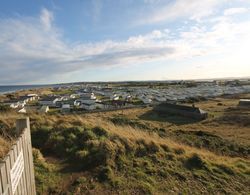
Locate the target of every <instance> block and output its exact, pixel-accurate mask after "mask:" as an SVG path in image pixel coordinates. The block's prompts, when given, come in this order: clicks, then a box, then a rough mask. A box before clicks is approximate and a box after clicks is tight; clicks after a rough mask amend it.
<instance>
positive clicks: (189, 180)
mask: <svg viewBox="0 0 250 195" xmlns="http://www.w3.org/2000/svg"><path fill="white" fill-rule="evenodd" d="M242 97H245V98H247V97H248V98H250V94H244V95H241V96H227V97H220V98H216V99H212V100H208V101H202V102H198V103H196V106H199V107H200V108H202V109H204V110H206V111H208V112H209V117H208V119H206V120H204V121H195V120H191V119H188V118H183V117H179V116H173V115H160V114H158V113H156V112H154V111H153V110H152V108H150V107H149V108H141V109H130V110H120V111H113V112H106V113H104V112H102V113H92V114H78V115H72V114H67V115H61V114H47V115H41V114H40V115H38V114H30V115H29V116H30V118H31V129H32V144H33V147H34V149H33V153H34V161H35V174H36V187H37V192H38V194H117V193H120V194H176V193H183V194H201V193H204V194H249V193H250V187H249V186H250V110H249V109H240V108H238V107H237V104H238V101H239V98H242ZM21 116H22V115H19V114H16V113H14V112H8V113H6V112H4V113H0V128H1V132H2V134H4V135H3V136H2V137H4V138H5V139H0V142H1V146H3V145H2V143H3V144H5V146H4V147H1V148H2V149H1V151H0V152H1V153H4V152H5V151H6V150H7V149H8V147H9V139H8V138H7V137H6V135H10V137H11V134H12V133H11V129H13V128H14V121H15V119H16V118H18V117H21Z"/></svg>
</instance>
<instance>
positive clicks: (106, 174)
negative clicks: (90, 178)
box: [98, 166, 114, 182]
mask: <svg viewBox="0 0 250 195" xmlns="http://www.w3.org/2000/svg"><path fill="white" fill-rule="evenodd" d="M113 177H114V173H113V170H112V169H111V167H110V166H105V167H101V170H100V172H99V175H98V179H99V180H100V181H101V182H103V181H109V182H110V181H112V180H113Z"/></svg>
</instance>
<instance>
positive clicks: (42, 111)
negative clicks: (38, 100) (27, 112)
mask: <svg viewBox="0 0 250 195" xmlns="http://www.w3.org/2000/svg"><path fill="white" fill-rule="evenodd" d="M39 112H41V113H47V112H49V106H42V107H41V108H40V109H39Z"/></svg>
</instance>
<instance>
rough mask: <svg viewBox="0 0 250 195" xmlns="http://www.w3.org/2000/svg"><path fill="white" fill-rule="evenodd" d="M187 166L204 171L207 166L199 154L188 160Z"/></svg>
mask: <svg viewBox="0 0 250 195" xmlns="http://www.w3.org/2000/svg"><path fill="white" fill-rule="evenodd" d="M186 165H187V167H188V168H191V169H202V168H204V167H205V165H206V164H205V162H204V161H203V160H202V158H201V157H200V156H199V155H198V154H193V155H192V156H191V157H190V158H188V159H187V162H186Z"/></svg>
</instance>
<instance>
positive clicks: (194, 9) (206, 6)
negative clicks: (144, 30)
mask: <svg viewBox="0 0 250 195" xmlns="http://www.w3.org/2000/svg"><path fill="white" fill-rule="evenodd" d="M224 2H225V0H219V1H218V0H176V1H174V2H171V3H168V4H167V5H166V6H163V7H161V8H159V9H157V10H156V11H154V12H153V13H152V14H148V16H146V17H145V18H143V19H142V20H139V21H137V23H138V24H145V23H146V24H148V23H149V24H150V23H157V22H163V21H171V20H175V19H178V18H189V19H193V20H199V19H201V18H203V17H206V16H209V15H211V14H213V13H214V11H215V9H216V7H217V6H219V5H220V4H222V3H224Z"/></svg>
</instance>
